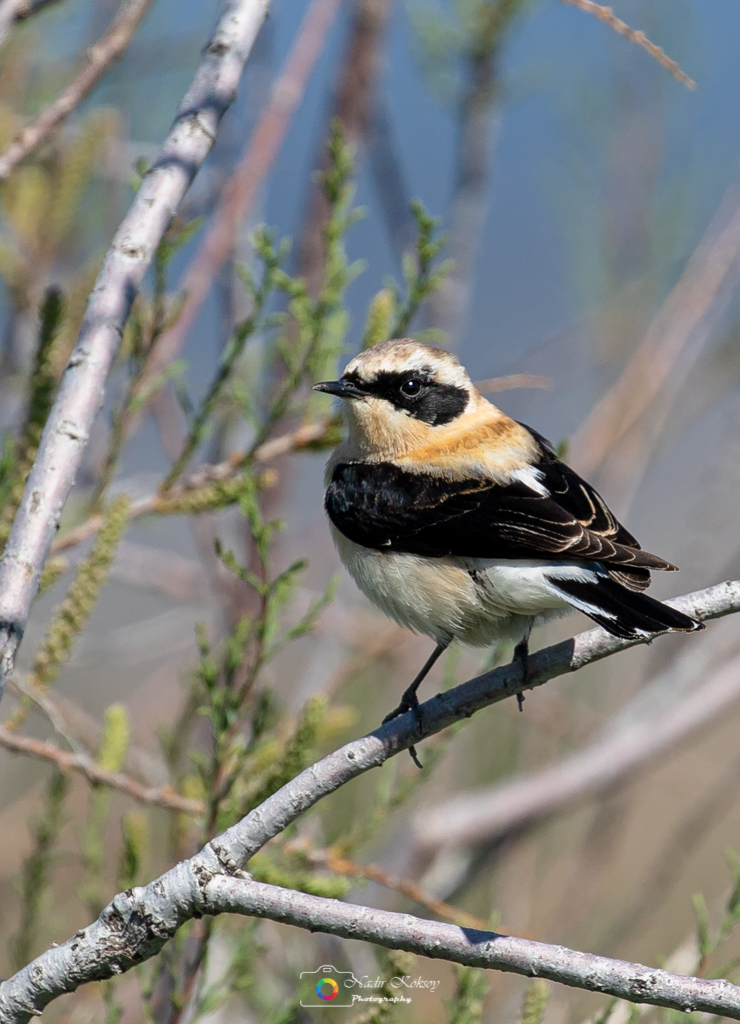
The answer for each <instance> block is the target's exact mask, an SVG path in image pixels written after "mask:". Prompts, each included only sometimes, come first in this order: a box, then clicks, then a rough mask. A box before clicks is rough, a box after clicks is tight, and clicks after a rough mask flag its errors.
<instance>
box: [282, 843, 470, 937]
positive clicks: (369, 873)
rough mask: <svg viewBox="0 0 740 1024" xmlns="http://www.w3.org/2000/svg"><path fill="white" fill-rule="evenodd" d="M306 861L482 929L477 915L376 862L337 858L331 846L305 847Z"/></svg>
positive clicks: (296, 845) (462, 924) (454, 921)
mask: <svg viewBox="0 0 740 1024" xmlns="http://www.w3.org/2000/svg"><path fill="white" fill-rule="evenodd" d="M294 847H295V848H297V849H299V850H300V844H299V843H295V844H294ZM285 852H286V853H288V852H290V846H289V845H286V848H285ZM304 856H305V857H306V860H308V862H309V863H310V864H313V865H321V866H323V867H326V868H328V869H329V871H333V872H334V874H336V875H344V876H345V877H346V878H363V879H365V880H366V881H368V882H376V883H377V884H378V885H382V886H383V888H384V889H390V890H391V891H392V892H397V893H399V894H400V895H401V896H406V897H407V898H408V899H410V900H413V901H414V903H418V904H420V905H421V906H422V907H426V908H427V910H429V911H431V913H432V914H437V916H438V917H443V918H445V919H446V920H448V921H452V922H453V924H457V925H459V926H460V927H461V928H485V927H486V922H485V921H482V920H481V919H480V918H479V917H474V916H473V915H472V914H468V913H466V912H465V911H464V910H460V909H459V908H458V907H453V906H451V904H449V903H445V902H444V901H443V900H438V899H435V898H434V896H432V895H430V893H428V892H425V890H424V889H422V888H421V887H420V886H418V885H416V884H415V883H414V882H412V881H410V880H409V879H407V878H399V876H398V875H393V874H391V873H390V872H389V871H384V870H383V869H382V868H380V867H378V866H377V865H376V864H358V863H357V862H356V861H353V860H348V859H347V858H346V857H339V856H337V854H335V853H334V852H333V851H332V850H331V849H327V850H308V851H305V852H304Z"/></svg>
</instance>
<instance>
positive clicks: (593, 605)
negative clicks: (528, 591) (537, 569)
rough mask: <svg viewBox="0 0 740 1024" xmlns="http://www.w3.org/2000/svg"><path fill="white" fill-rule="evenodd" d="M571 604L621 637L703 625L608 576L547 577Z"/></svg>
mask: <svg viewBox="0 0 740 1024" xmlns="http://www.w3.org/2000/svg"><path fill="white" fill-rule="evenodd" d="M548 578H549V579H550V582H551V583H552V584H553V585H554V586H555V587H557V589H558V590H560V591H561V593H562V595H563V597H564V598H565V599H566V601H568V603H569V604H572V605H573V607H574V608H577V609H578V610H579V611H582V612H584V614H586V615H588V616H589V618H591V619H593V620H594V622H598V624H599V625H600V626H603V627H604V629H606V630H607V631H608V632H609V633H612V634H613V635H614V636H618V637H621V638H622V639H623V640H638V639H640V638H641V637H645V636H652V635H654V634H655V633H668V632H676V631H677V632H679V633H691V632H693V631H694V630H695V629H704V623H703V622H697V620H696V619H692V618H690V617H689V616H688V615H684V614H683V612H678V611H676V609H675V608H669V607H668V605H667V604H661V603H660V601H656V600H655V598H653V597H648V596H647V594H637V593H634V591H630V590H627V589H626V588H625V587H623V586H620V584H619V583H617V582H615V581H614V580H612V579H611V578H610V577H608V576H595V578H594V579H593V581H591V580H573V579H557V578H553V577H552V576H549V577H548Z"/></svg>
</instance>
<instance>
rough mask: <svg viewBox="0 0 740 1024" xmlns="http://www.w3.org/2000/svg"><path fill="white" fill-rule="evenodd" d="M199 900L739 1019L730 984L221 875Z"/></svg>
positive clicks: (212, 909)
mask: <svg viewBox="0 0 740 1024" xmlns="http://www.w3.org/2000/svg"><path fill="white" fill-rule="evenodd" d="M203 902H204V907H203V912H204V913H207V914H217V913H229V914H247V915H249V916H250V917H264V918H269V919H270V920H271V921H281V922H283V923H284V924H292V925H296V926H297V927H298V928H305V929H307V930H310V931H317V932H327V933H329V934H330V935H341V936H343V937H344V938H349V939H364V940H365V941H366V942H374V943H377V944H378V945H380V946H388V947H390V948H391V949H404V950H407V951H408V952H410V953H418V954H419V955H420V956H426V957H430V958H432V959H434V960H451V961H453V963H458V964H464V965H465V966H467V967H487V968H488V969H489V970H496V971H507V972H510V973H512V974H523V975H524V976H525V977H527V978H548V979H549V980H550V981H557V982H560V984H561V985H570V986H572V987H574V988H582V989H586V990H587V991H589V992H602V993H604V994H605V995H610V996H616V997H617V998H618V999H628V1000H630V1001H631V1002H639V1003H650V1004H652V1005H653V1006H670V1007H672V1008H673V1009H675V1010H682V1011H683V1012H684V1013H690V1012H693V1011H695V1010H702V1011H704V1012H705V1013H715V1014H721V1015H722V1016H725V1017H731V1018H733V1019H734V1020H738V1019H740V988H738V987H737V986H736V985H732V984H731V983H730V982H729V981H723V980H717V981H707V980H706V979H704V978H686V977H682V976H681V975H679V974H670V973H669V972H668V971H663V970H659V969H657V968H654V967H644V966H643V965H642V964H635V963H628V962H627V961H625V960H611V959H609V958H608V957H605V956H595V955H594V954H593V953H581V952H579V951H578V950H575V949H567V948H566V947H565V946H551V945H549V944H547V943H544V942H533V941H532V940H531V939H521V938H518V937H517V936H514V935H499V934H498V933H496V932H484V931H477V930H476V929H473V928H460V927H458V926H457V925H451V924H442V923H441V922H439V921H426V920H424V919H422V918H418V917H412V915H411V914H395V913H393V912H392V911H388V910H374V909H371V908H370V907H358V906H355V905H354V904H352V903H340V902H339V900H329V899H325V898H322V897H319V896H309V895H307V894H305V893H299V892H292V891H291V890H289V889H279V888H277V886H273V885H265V884H264V883H260V882H253V881H252V880H251V879H244V878H234V877H229V876H228V875H225V874H219V875H216V876H215V877H214V878H213V879H210V880H207V881H206V882H205V885H204V887H203Z"/></svg>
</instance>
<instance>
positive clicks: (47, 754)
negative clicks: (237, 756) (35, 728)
mask: <svg viewBox="0 0 740 1024" xmlns="http://www.w3.org/2000/svg"><path fill="white" fill-rule="evenodd" d="M0 746H2V747H5V749H6V750H9V751H11V753H13V754H26V755H28V756H30V757H34V758H36V759H37V760H39V761H46V762H47V763H48V764H53V765H55V766H56V767H57V768H59V769H60V771H63V772H79V773H80V774H81V775H84V776H85V778H86V779H87V781H88V782H90V783H91V784H92V785H93V786H107V787H108V788H109V789H116V790H118V792H120V793H125V794H126V795H127V796H130V797H131V798H132V799H133V800H136V801H137V802H138V803H141V804H151V805H152V806H154V807H164V808H165V809H166V810H168V811H181V812H184V813H185V814H202V813H203V804H202V803H201V801H200V800H191V799H189V798H188V797H186V796H180V794H179V793H177V792H176V791H175V790H174V789H173V788H172V786H143V785H142V784H141V783H140V782H137V781H136V779H132V778H131V776H130V775H126V774H125V773H124V772H109V771H106V770H105V769H104V768H101V767H100V765H98V764H96V763H95V761H94V760H93V759H92V758H91V757H88V756H87V755H86V754H83V753H81V752H79V751H78V752H75V751H67V750H62V749H61V748H60V747H58V746H56V744H54V743H47V742H45V741H44V740H37V739H35V738H34V737H32V736H20V735H18V733H15V732H11V730H10V729H6V727H5V726H4V725H0Z"/></svg>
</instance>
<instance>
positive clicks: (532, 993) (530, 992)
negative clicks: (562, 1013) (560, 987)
mask: <svg viewBox="0 0 740 1024" xmlns="http://www.w3.org/2000/svg"><path fill="white" fill-rule="evenodd" d="M549 994H550V987H549V985H548V984H547V982H546V981H543V980H542V978H533V979H532V980H531V981H530V983H529V984H528V985H527V990H526V992H525V993H524V999H523V1000H522V1015H521V1017H520V1018H519V1024H542V1018H543V1017H544V1016H545V1009H546V1007H547V999H548V996H549Z"/></svg>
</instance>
